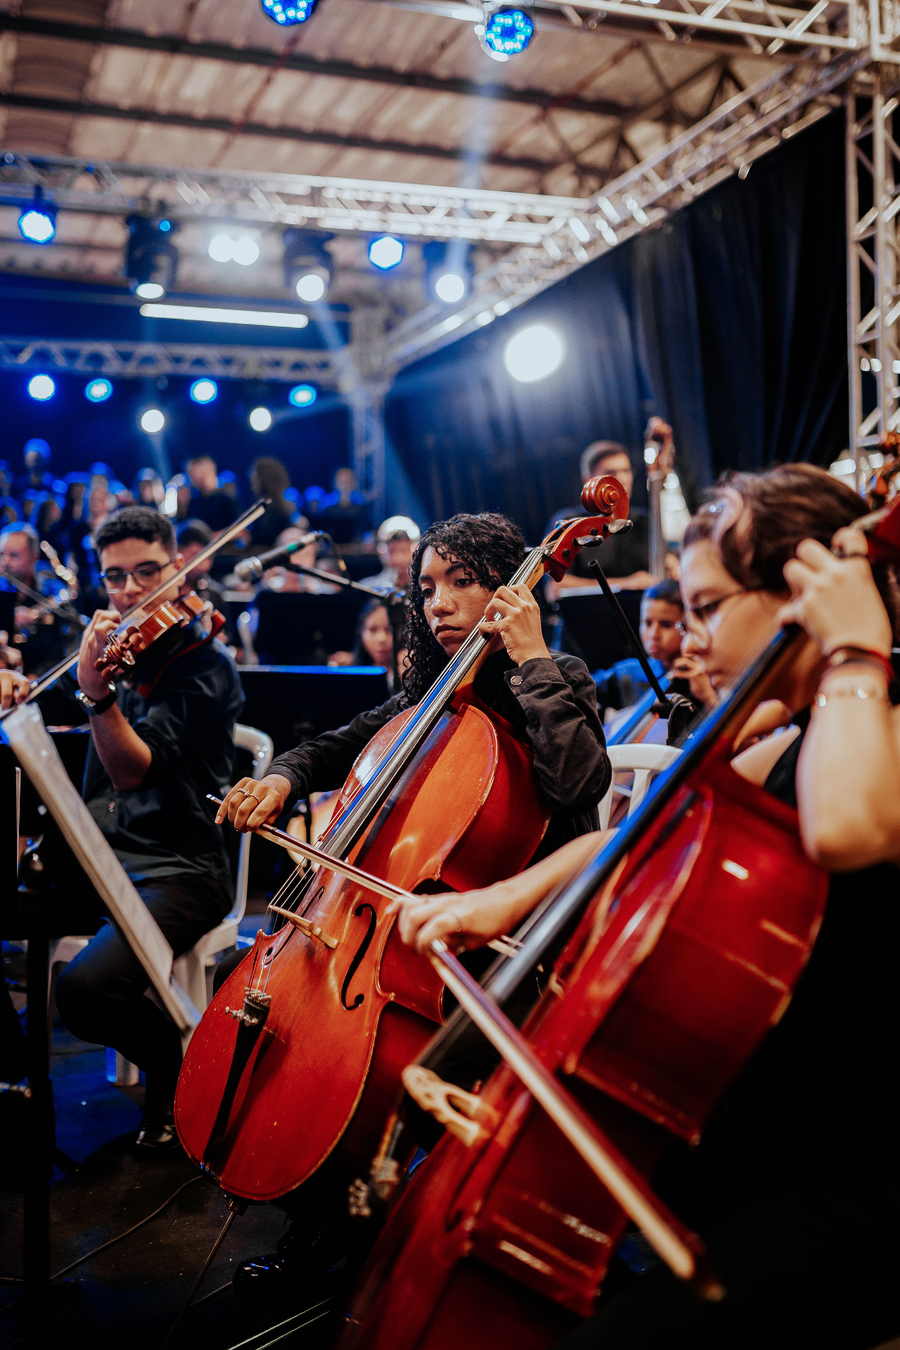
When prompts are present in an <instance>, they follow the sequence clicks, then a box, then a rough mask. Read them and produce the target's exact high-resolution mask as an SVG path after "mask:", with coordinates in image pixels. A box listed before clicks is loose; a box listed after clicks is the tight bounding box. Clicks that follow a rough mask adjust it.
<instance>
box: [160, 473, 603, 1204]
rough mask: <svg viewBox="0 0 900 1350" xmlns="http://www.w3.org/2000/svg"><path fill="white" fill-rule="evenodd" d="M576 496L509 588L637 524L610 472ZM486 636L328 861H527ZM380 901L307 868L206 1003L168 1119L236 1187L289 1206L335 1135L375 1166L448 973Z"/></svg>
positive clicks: (557, 571) (408, 873) (397, 732)
mask: <svg viewBox="0 0 900 1350" xmlns="http://www.w3.org/2000/svg"><path fill="white" fill-rule="evenodd" d="M582 502H583V505H584V506H585V509H586V510H587V511H588V512H590V513H591V514H589V515H588V517H587V518H579V519H576V520H570V521H565V522H563V523H562V524H561V525H559V526H557V527H556V529H555V530H554V531H553V532H552V533H551V535H550V536H549V537H548V539H547V540H545V541H544V543H543V544H542V545H541V546H540V547H538V548H537V549H534V550H532V551H531V553H530V554H529V555H528V557H527V558H526V559H525V561H524V562H523V564H522V566H521V567H520V568H519V570H518V572H517V573H516V575H515V576H514V577H513V578H512V580H511V582H510V584H511V585H516V584H526V585H529V586H534V584H535V583H536V582H537V580H538V579H539V578H540V577H541V576H542V575H543V574H544V572H545V571H548V572H550V574H551V575H553V576H554V577H557V578H559V577H561V576H562V575H563V574H564V573H565V571H566V569H567V568H568V567H569V566H570V565H571V562H572V561H573V560H574V558H575V556H576V555H577V553H578V551H579V550H580V548H582V547H584V546H586V545H592V544H597V543H600V542H602V540H603V538H604V537H605V536H606V535H607V534H609V533H615V532H617V531H618V530H620V529H623V528H626V527H627V519H626V517H627V509H628V503H627V498H626V497H625V494H624V492H623V490H622V488H621V486H620V484H619V483H618V482H617V481H616V480H615V479H614V478H608V477H607V478H598V479H593V480H591V482H589V483H588V484H586V486H585V490H584V493H583V495H582ZM489 641H490V639H489V638H486V637H485V636H483V635H482V634H481V633H479V632H478V630H477V629H476V630H475V631H474V632H473V633H472V634H470V636H469V637H468V638H467V639H466V641H465V642H464V643H463V645H462V646H461V647H460V649H459V651H458V652H457V654H456V656H455V657H454V658H453V660H452V661H451V662H450V663H449V665H448V666H447V667H446V668H445V669H444V670H443V671H442V673H441V674H440V675H439V676H438V678H437V680H436V681H435V683H434V684H433V685H432V687H431V689H430V690H429V691H428V692H427V693H426V694H425V696H424V697H423V699H422V700H421V702H420V703H418V704H417V705H416V706H415V707H413V708H410V709H407V710H406V711H404V712H402V713H400V714H399V715H398V716H397V717H395V718H394V719H392V721H391V722H389V723H388V724H387V725H386V726H385V727H384V728H382V730H381V731H380V732H379V733H378V734H377V735H376V736H375V737H374V738H373V739H372V741H371V742H370V743H369V745H368V746H367V747H366V749H365V750H364V751H363V753H362V755H361V756H360V758H359V759H358V760H357V763H356V765H355V767H354V769H353V771H352V772H351V774H350V777H349V778H348V780H347V782H346V783H345V785H344V788H343V790H342V792H341V796H340V798H339V801H338V805H337V808H336V812H335V816H334V818H333V820H332V822H331V825H330V826H329V828H328V830H327V831H326V833H325V835H324V837H323V839H322V840H321V841H320V842H321V845H322V847H323V848H324V850H325V852H326V853H327V854H329V855H331V856H332V857H334V858H335V859H347V858H351V857H352V858H353V860H354V861H355V862H356V863H362V862H363V861H364V862H365V867H366V870H367V871H369V872H371V873H373V874H374V875H375V876H376V877H380V878H384V879H387V880H390V881H391V882H392V883H395V884H397V885H400V886H402V887H403V888H404V889H406V890H410V891H412V890H416V889H428V888H434V887H435V886H438V885H439V886H440V887H449V888H451V889H462V888H464V887H469V886H472V885H480V884H484V883H485V882H486V881H490V880H495V879H499V878H500V877H501V876H508V875H511V874H513V873H515V872H517V871H520V870H521V869H522V868H523V867H524V866H525V865H526V864H527V862H528V860H529V859H530V858H531V856H532V855H533V853H534V851H535V849H536V847H537V845H538V844H539V842H540V839H541V837H542V835H543V833H544V830H545V828H546V825H547V821H548V818H549V816H548V811H547V809H546V805H545V803H544V802H543V801H542V799H541V797H540V794H539V791H538V789H537V786H536V783H535V781H534V777H533V774H532V772H531V767H530V752H529V751H528V750H527V749H526V748H525V747H524V746H523V745H522V744H521V743H520V742H519V741H518V740H517V739H516V738H515V737H514V736H513V735H512V734H511V732H510V731H508V730H507V729H506V728H505V726H503V725H501V723H500V720H499V719H494V720H492V719H491V718H490V717H488V715H487V714H486V712H485V711H483V710H482V709H481V708H480V707H479V706H478V705H477V700H476V699H475V697H474V695H473V693H472V690H471V685H472V681H473V679H474V676H475V673H476V671H477V670H478V668H479V666H480V664H481V662H482V661H483V660H484V658H485V656H486V654H487V648H488V645H489ZM501 831H502V834H503V849H502V851H501V850H500V849H498V848H497V840H498V837H499V834H500V832H501ZM382 901H383V897H379V896H378V895H377V894H375V893H373V892H371V891H367V889H366V887H365V886H364V885H357V886H348V885H347V883H346V881H345V879H343V878H342V877H341V876H339V875H335V874H333V873H330V872H329V869H328V867H327V866H323V867H320V868H316V869H301V871H300V872H298V874H297V875H296V877H295V880H294V881H293V882H292V883H291V884H290V886H289V888H288V895H287V896H286V898H285V901H284V902H283V903H281V904H277V905H274V906H271V907H270V909H271V910H272V911H273V917H274V918H275V921H276V922H277V921H279V920H283V921H284V922H283V925H282V926H281V927H280V928H278V929H277V930H276V931H272V932H260V933H259V934H258V936H257V940H256V944H255V946H254V948H253V950H252V951H251V952H250V953H249V954H248V956H247V957H246V958H245V960H244V962H242V964H241V966H239V967H238V968H237V969H236V970H235V971H234V972H233V973H232V974H231V975H230V976H229V978H228V979H227V980H226V981H225V982H224V983H223V985H222V987H221V989H220V990H219V991H218V993H217V994H216V996H215V998H214V999H213V1001H212V1003H211V1004H210V1006H209V1008H208V1010H207V1012H206V1014H205V1016H204V1018H203V1021H202V1022H201V1025H200V1027H199V1028H198V1030H197V1032H196V1033H195V1035H194V1037H193V1039H192V1041H191V1044H190V1046H189V1048H188V1052H187V1055H186V1057H185V1061H184V1065H183V1068H182V1074H181V1078H180V1080H179V1085H178V1092H177V1095H176V1101H175V1122H176V1126H177V1128H178V1132H179V1136H180V1138H181V1141H182V1144H183V1145H184V1147H185V1150H186V1151H187V1153H188V1154H189V1156H190V1157H191V1158H193V1159H194V1160H195V1161H196V1162H197V1163H198V1164H199V1165H200V1166H201V1167H203V1169H204V1170H205V1171H206V1172H207V1174H208V1175H210V1176H212V1177H213V1178H214V1179H215V1180H216V1181H217V1182H218V1183H219V1184H220V1185H221V1186H222V1187H223V1189H224V1190H226V1191H227V1192H228V1193H229V1194H231V1195H233V1196H236V1197H239V1198H241V1199H249V1200H271V1199H277V1198H279V1197H281V1196H284V1195H286V1194H287V1193H289V1192H291V1191H293V1190H295V1189H296V1188H297V1187H298V1186H300V1185H301V1184H302V1183H303V1182H304V1181H305V1180H306V1179H307V1178H308V1177H310V1176H311V1175H312V1174H313V1173H314V1172H315V1171H316V1170H317V1169H318V1168H319V1166H320V1165H321V1164H322V1163H323V1162H324V1160H325V1159H326V1158H328V1157H330V1156H331V1155H332V1154H333V1153H334V1151H335V1149H336V1147H337V1145H338V1143H340V1145H341V1150H340V1159H341V1165H343V1164H344V1161H345V1160H346V1164H347V1166H349V1167H351V1168H352V1169H354V1170H355V1169H357V1168H358V1166H359V1164H360V1162H362V1163H363V1164H367V1163H368V1161H369V1159H370V1158H371V1156H372V1153H373V1151H374V1148H375V1146H376V1144H377V1140H378V1138H379V1136H380V1133H381V1127H382V1124H383V1121H384V1118H385V1116H386V1115H387V1113H388V1111H389V1109H390V1106H391V1104H392V1102H393V1098H394V1095H395V1091H396V1085H397V1082H398V1080H399V1072H400V1069H401V1068H402V1066H403V1065H404V1064H406V1063H408V1062H409V1060H410V1059H412V1058H414V1057H415V1055H416V1054H418V1052H419V1050H420V1049H421V1047H422V1045H423V1044H424V1043H425V1041H426V1040H427V1039H428V1037H429V1036H430V1034H431V1033H432V1031H433V1029H434V1025H435V1024H436V1023H439V1022H440V1021H441V1019H442V1007H441V1004H442V995H443V984H442V981H441V980H440V979H439V978H438V976H437V975H436V973H435V972H434V970H433V969H432V968H431V966H430V965H429V963H428V962H427V961H426V960H424V959H423V958H422V957H419V956H417V955H416V954H414V953H410V952H408V951H407V950H405V949H404V948H403V947H402V944H401V943H400V941H399V937H398V936H396V935H395V934H393V932H392V929H393V920H392V919H391V918H386V917H385V915H384V909H385V905H384V904H383V903H382ZM286 1141H288V1146H285V1143H286Z"/></svg>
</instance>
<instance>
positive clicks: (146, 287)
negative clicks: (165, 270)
mask: <svg viewBox="0 0 900 1350" xmlns="http://www.w3.org/2000/svg"><path fill="white" fill-rule="evenodd" d="M134 293H135V295H139V296H140V298H141V299H142V300H159V298H160V297H161V296H163V295H165V293H166V288H165V286H161V285H160V284H159V282H158V281H142V282H141V284H140V286H135V288H134Z"/></svg>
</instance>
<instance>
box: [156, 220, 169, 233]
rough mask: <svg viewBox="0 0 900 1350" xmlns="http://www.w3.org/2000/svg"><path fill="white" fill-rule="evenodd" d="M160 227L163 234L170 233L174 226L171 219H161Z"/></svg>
mask: <svg viewBox="0 0 900 1350" xmlns="http://www.w3.org/2000/svg"><path fill="white" fill-rule="evenodd" d="M159 228H160V229H161V230H162V232H163V234H168V233H169V231H170V230H171V228H172V222H171V220H161V221H160V222H159Z"/></svg>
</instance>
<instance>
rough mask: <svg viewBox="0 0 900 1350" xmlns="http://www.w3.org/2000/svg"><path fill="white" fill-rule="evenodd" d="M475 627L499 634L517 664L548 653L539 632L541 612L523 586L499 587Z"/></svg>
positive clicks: (542, 636)
mask: <svg viewBox="0 0 900 1350" xmlns="http://www.w3.org/2000/svg"><path fill="white" fill-rule="evenodd" d="M479 630H480V631H481V632H482V633H484V634H485V635H488V634H491V635H494V636H495V637H499V639H500V641H501V642H502V643H503V645H504V647H505V648H506V650H507V652H508V653H509V656H510V659H511V660H513V661H515V663H516V665H517V666H521V665H524V664H525V662H526V661H533V660H537V659H540V658H541V657H548V658H549V656H550V652H549V651H548V649H547V644H546V642H545V641H544V635H543V633H542V632H541V611H540V609H539V607H538V603H537V601H536V600H535V598H534V596H533V595H532V593H531V591H530V590H529V588H528V587H527V586H523V585H518V586H501V587H500V588H499V589H498V590H497V591H495V592H494V594H493V595H492V596H491V598H490V600H489V601H488V603H487V605H486V606H485V610H484V618H483V619H482V621H481V623H480V624H479ZM498 650H499V647H498Z"/></svg>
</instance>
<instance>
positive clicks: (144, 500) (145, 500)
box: [134, 469, 166, 511]
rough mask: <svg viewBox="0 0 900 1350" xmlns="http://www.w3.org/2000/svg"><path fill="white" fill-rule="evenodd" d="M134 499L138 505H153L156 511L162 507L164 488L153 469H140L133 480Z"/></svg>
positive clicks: (164, 496)
mask: <svg viewBox="0 0 900 1350" xmlns="http://www.w3.org/2000/svg"><path fill="white" fill-rule="evenodd" d="M134 500H135V502H136V503H137V505H138V506H155V507H156V509H157V511H161V510H162V509H163V506H164V505H165V500H166V489H165V486H164V484H163V480H162V479H161V478H160V476H159V474H158V473H157V472H156V470H155V469H141V471H140V473H139V474H138V476H137V478H136V479H135V480H134Z"/></svg>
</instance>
